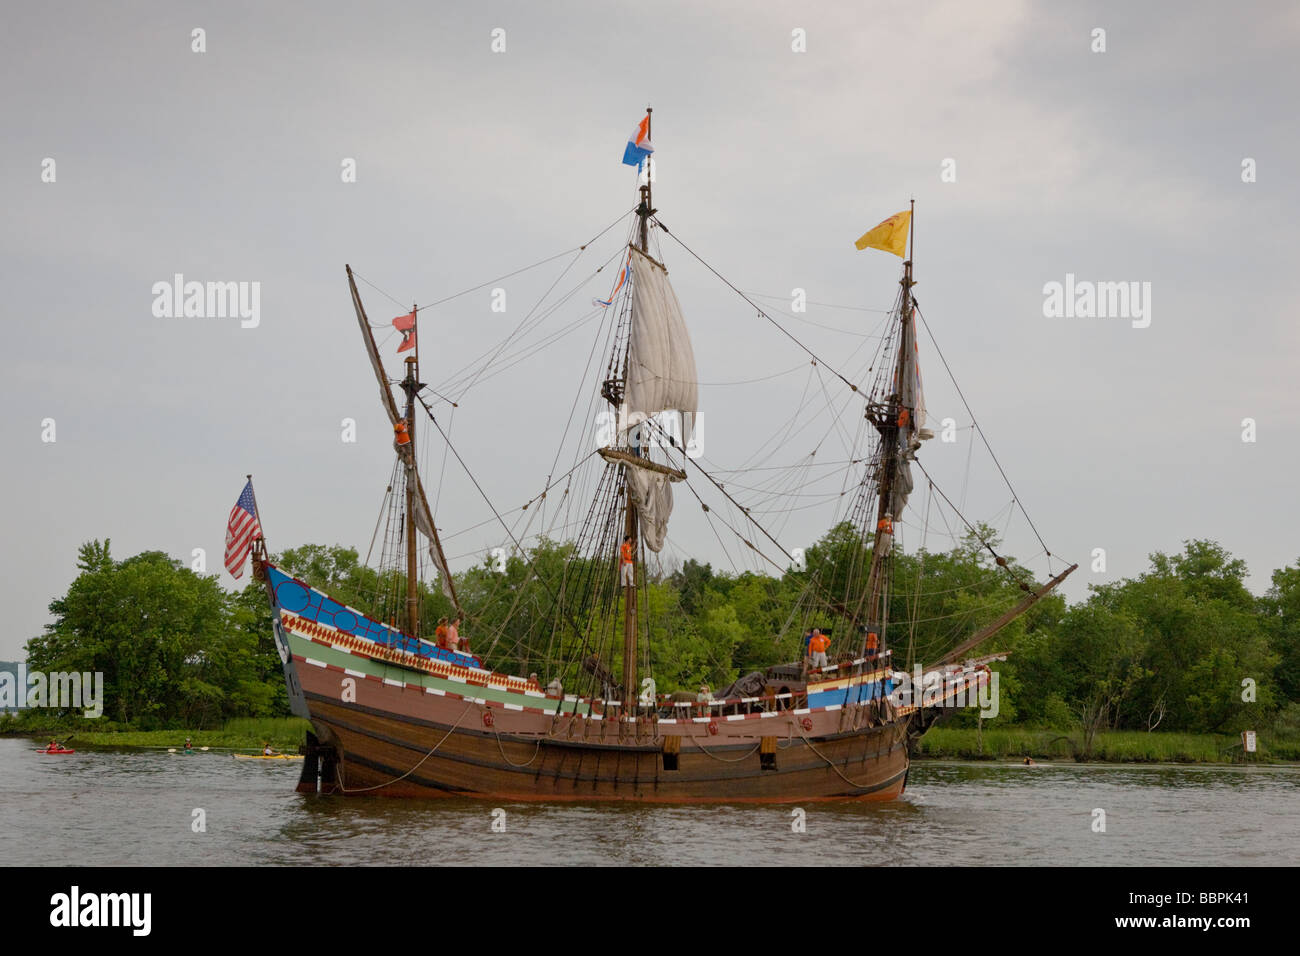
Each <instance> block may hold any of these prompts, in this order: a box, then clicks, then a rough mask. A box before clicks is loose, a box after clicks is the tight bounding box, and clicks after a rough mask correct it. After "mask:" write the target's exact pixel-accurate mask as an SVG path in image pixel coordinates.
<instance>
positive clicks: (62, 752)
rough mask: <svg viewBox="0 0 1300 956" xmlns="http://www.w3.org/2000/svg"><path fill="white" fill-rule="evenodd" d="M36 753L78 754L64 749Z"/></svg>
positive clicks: (43, 750) (44, 750)
mask: <svg viewBox="0 0 1300 956" xmlns="http://www.w3.org/2000/svg"><path fill="white" fill-rule="evenodd" d="M36 752H37V753H38V754H75V753H76V751H75V750H64V749H62V748H60V749H59V750H46V749H42V750H38V751H36Z"/></svg>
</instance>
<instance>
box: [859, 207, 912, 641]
mask: <svg viewBox="0 0 1300 956" xmlns="http://www.w3.org/2000/svg"><path fill="white" fill-rule="evenodd" d="M910 209H911V212H912V215H911V216H910V217H909V220H910V223H909V229H908V233H909V235H908V241H909V243H910V247H909V249H908V253H907V259H906V260H904V262H903V279H902V283H901V284H902V286H903V298H902V307H901V309H900V311H899V335H898V343H899V345H898V358H897V360H896V362H895V364H894V390H893V391H892V392H891V393H890V394H889V397H888V399H887V400H886V401H885V404H884V405H883V406H874V407H872V408H870V409H868V411H867V417H868V419H869V420H870V421H871V423H872V424H873V425H875V426H876V430H877V431H879V432H880V449H881V455H880V465H881V468H880V474H879V477H878V481H877V491H878V494H879V500H878V503H877V505H876V526H875V536H874V537H873V538H872V546H871V570H870V572H869V573H868V575H867V589H866V593H867V606H866V617H865V620H866V626H867V630H868V631H872V632H875V633H876V635H877V636H878V637H879V638H880V643H879V649H880V650H881V651H882V652H883V651H884V649H885V634H884V626H883V625H884V623H885V622H884V621H883V620H882V615H881V609H880V606H881V593H882V591H883V590H884V579H885V574H884V571H885V560H886V558H887V557H888V553H889V551H892V550H893V530H892V522H893V519H894V517H895V515H892V514H890V507H891V506H890V500H891V498H892V497H893V493H894V480H895V478H896V477H897V472H898V437H899V431H900V422H899V416H900V415H901V414H902V411H903V403H902V388H903V376H904V374H905V373H906V363H907V360H908V357H909V356H908V355H907V353H906V348H907V343H908V342H909V341H910V339H909V337H908V335H907V326H908V323H910V322H912V321H913V317H912V286H913V284H914V283H913V282H912V254H913V253H914V252H915V251H916V222H915V213H916V200H915V199H913V200H912V202H911V207H910ZM909 413H910V414H915V410H910V412H909ZM886 526H888V527H890V532H889V537H890V547H889V548H885V549H882V548H881V540H880V538H881V530H882V528H884V527H886ZM866 649H867V642H866V638H865V636H864V637H863V639H862V641H861V642H859V646H858V653H859V655H864V654H865V653H866Z"/></svg>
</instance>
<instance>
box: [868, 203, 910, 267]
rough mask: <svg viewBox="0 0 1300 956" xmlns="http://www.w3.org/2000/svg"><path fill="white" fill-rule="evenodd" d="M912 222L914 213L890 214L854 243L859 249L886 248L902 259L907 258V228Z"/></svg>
mask: <svg viewBox="0 0 1300 956" xmlns="http://www.w3.org/2000/svg"><path fill="white" fill-rule="evenodd" d="M911 224H912V213H911V212H910V211H908V212H900V213H898V214H896V215H893V216H890V217H889V218H888V219H886V220H885V221H884V222H882V223H881V224H880V225H878V226H877V227H876V228H875V229H871V230H868V231H867V233H866V235H864V236H863V237H862V238H861V239H859V240H858V241H857V242H855V243H854V245H855V246H857V247H858V248H859V249H884V250H885V251H886V252H892V253H893V254H894V255H896V256H898V257H899V258H900V259H902V258H906V252H905V251H906V249H907V229H908V227H909V226H910V225H911Z"/></svg>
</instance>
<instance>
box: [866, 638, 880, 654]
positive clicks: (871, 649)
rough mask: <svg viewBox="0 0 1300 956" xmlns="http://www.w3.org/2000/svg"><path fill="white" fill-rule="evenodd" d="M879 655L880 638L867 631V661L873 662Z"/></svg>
mask: <svg viewBox="0 0 1300 956" xmlns="http://www.w3.org/2000/svg"><path fill="white" fill-rule="evenodd" d="M879 653H880V637H879V635H877V634H876V632H875V631H867V660H869V661H873V660H875V659H876V655H877V654H879Z"/></svg>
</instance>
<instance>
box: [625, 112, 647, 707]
mask: <svg viewBox="0 0 1300 956" xmlns="http://www.w3.org/2000/svg"><path fill="white" fill-rule="evenodd" d="M653 112H654V110H653V109H652V108H651V107H649V106H647V107H646V110H645V115H646V138H647V139H650V140H651V142H653V139H651V130H650V114H651V113H653ZM652 162H654V156H653V154H651V155H650V156H649V157H647V158H646V170H645V183H643V184H642V186H641V203H640V205H638V206H637V207H636V214H637V217H638V218H639V219H640V220H641V223H640V229H639V235H638V239H639V242H638V245H639V246H640V247H641V251H642V252H644V253H645V254H646V255H647V256H648V255H650V216H651V214H652V213H654V212H655V210H654V208H653V207H652V206H651V198H650V174H651V168H650V164H651V163H652ZM633 321H636V316H635V315H634V316H633ZM624 367H625V368H626V363H625V365H624ZM624 386H625V388H626V379H625V381H624ZM624 394H625V395H626V392H624ZM637 427H638V428H639V427H640V426H639V425H638V426H637ZM643 447H644V446H643V445H642V444H641V442H638V443H637V446H636V448H635V449H633V454H636V455H643V454H644V452H643ZM623 472H624V475H623V496H624V498H623V534H624V536H625V537H630V538H631V539H632V540H633V541H635V540H636V530H637V529H636V506H635V504H634V502H633V501H632V483H631V481H629V480H628V477H627V465H624V466H623ZM635 557H636V555H635V554H633V559H634V560H635ZM621 562H622V559H621V557H620V564H619V569H618V571H619V583H620V585H621V584H622V574H623V567H622V563H621ZM634 567H635V565H634ZM623 599H624V600H623V711H624V713H628V712H631V711H632V710H633V709H634V708H635V706H636V704H635V702H636V699H637V693H636V691H637V679H636V678H637V667H636V655H637V647H636V636H637V635H636V627H637V617H636V613H637V607H636V599H637V594H636V575H635V573H634V574H633V578H632V584H631V586H626V585H624V586H623Z"/></svg>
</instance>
